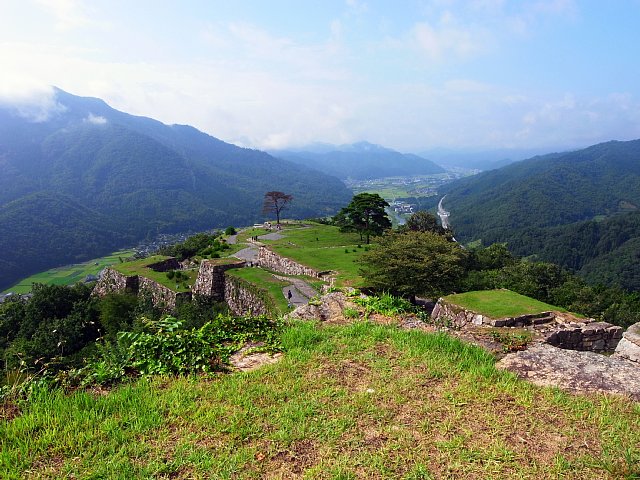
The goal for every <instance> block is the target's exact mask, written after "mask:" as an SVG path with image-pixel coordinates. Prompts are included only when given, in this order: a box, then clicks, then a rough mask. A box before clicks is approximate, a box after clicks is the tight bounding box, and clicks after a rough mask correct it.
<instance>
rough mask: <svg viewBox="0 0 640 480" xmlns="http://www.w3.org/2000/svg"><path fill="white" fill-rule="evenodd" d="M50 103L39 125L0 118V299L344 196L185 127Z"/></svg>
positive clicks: (328, 207)
mask: <svg viewBox="0 0 640 480" xmlns="http://www.w3.org/2000/svg"><path fill="white" fill-rule="evenodd" d="M56 100H57V102H58V103H59V104H60V105H61V106H63V107H64V109H61V111H60V112H59V113H58V114H57V115H55V116H53V117H52V118H50V119H49V120H47V121H46V122H40V123H34V122H30V121H28V120H26V119H24V118H22V117H20V116H19V115H16V114H15V113H14V112H12V111H10V110H7V109H2V108H0V167H1V168H2V171H3V175H2V176H0V227H1V228H0V231H2V233H1V234H0V289H1V288H6V287H8V286H9V285H11V283H13V282H14V281H16V280H18V279H19V278H22V277H25V276H27V275H28V274H31V273H35V272H37V271H41V270H44V269H46V268H50V267H52V266H56V265H60V264H63V263H71V262H75V261H78V260H83V259H88V258H93V257H96V256H100V255H104V254H106V253H109V252H112V251H114V250H115V249H116V248H119V247H122V246H123V245H125V244H127V243H131V242H133V241H136V240H140V239H143V238H145V237H153V236H155V235H156V234H157V233H162V232H178V231H188V230H205V229H209V228H212V227H226V226H228V225H248V224H252V223H254V222H256V221H262V220H263V219H264V216H263V215H262V212H261V210H262V201H263V196H264V194H265V192H267V191H273V190H279V191H284V192H286V193H288V194H291V195H293V198H294V201H293V202H292V203H291V206H290V209H289V210H287V215H288V216H290V217H292V218H301V217H302V218H306V217H313V216H324V215H329V214H333V213H335V212H336V211H337V209H338V208H339V207H340V206H341V205H343V204H344V203H345V202H346V201H348V199H349V198H350V196H351V194H350V192H349V191H348V190H347V188H346V187H345V186H344V184H342V182H340V181H339V180H338V179H337V178H333V177H330V176H328V175H325V174H323V173H320V172H318V171H315V170H311V169H309V168H306V167H304V166H301V165H297V164H294V163H291V162H288V161H285V160H280V159H276V158H274V157H272V156H270V155H268V154H267V153H265V152H260V151H257V150H250V149H244V148H239V147H236V146H234V145H230V144H227V143H224V142H222V141H220V140H218V139H216V138H214V137H211V136H209V135H207V134H205V133H203V132H200V131H198V130H196V129H195V128H192V127H189V126H183V125H172V126H169V125H164V124H162V123H160V122H157V121H155V120H152V119H149V118H144V117H135V116H132V115H128V114H126V113H123V112H119V111H117V110H114V109H112V108H111V107H109V106H108V105H107V104H106V103H104V102H103V101H101V100H99V99H95V98H81V97H76V96H74V95H71V94H68V93H66V92H63V91H61V90H56Z"/></svg>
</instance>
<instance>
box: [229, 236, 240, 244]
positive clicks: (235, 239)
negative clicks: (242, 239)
mask: <svg viewBox="0 0 640 480" xmlns="http://www.w3.org/2000/svg"><path fill="white" fill-rule="evenodd" d="M227 243H228V244H229V245H235V244H236V243H238V235H237V234H236V235H229V236H228V237H227Z"/></svg>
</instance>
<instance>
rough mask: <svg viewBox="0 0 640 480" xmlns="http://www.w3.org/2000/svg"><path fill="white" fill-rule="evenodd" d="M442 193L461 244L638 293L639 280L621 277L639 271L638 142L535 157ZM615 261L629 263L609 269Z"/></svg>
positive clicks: (462, 181) (616, 143)
mask: <svg viewBox="0 0 640 480" xmlns="http://www.w3.org/2000/svg"><path fill="white" fill-rule="evenodd" d="M442 190H443V193H446V194H447V197H446V199H445V201H444V204H445V207H446V208H447V209H448V210H450V212H451V217H450V220H451V223H452V225H453V229H454V231H455V232H456V238H458V239H460V240H461V241H465V242H466V241H472V240H477V239H480V240H482V242H483V243H484V244H487V245H488V244H491V243H493V242H507V243H508V244H509V248H510V249H511V250H512V251H514V252H515V253H517V254H519V255H535V257H536V258H539V259H541V260H549V261H554V262H557V263H559V264H561V265H563V266H566V267H568V268H571V269H573V270H575V271H577V272H579V273H581V274H584V275H585V277H586V278H588V279H589V280H591V281H602V282H606V283H609V284H615V283H619V284H621V285H622V286H625V287H627V288H640V279H639V280H635V279H634V278H635V277H636V276H637V275H638V274H637V273H634V274H630V273H625V274H623V273H622V270H621V269H622V268H623V267H624V269H626V270H630V269H631V270H633V271H634V272H640V258H638V255H637V253H636V254H635V255H633V252H634V251H635V252H637V250H634V248H632V247H633V246H637V243H638V238H640V220H639V219H640V216H639V215H638V213H636V210H638V209H639V207H640V140H633V141H628V142H618V141H612V142H607V143H602V144H598V145H594V146H592V147H589V148H585V149H582V150H577V151H573V152H565V153H554V154H549V155H544V156H539V157H534V158H531V159H528V160H523V161H521V162H518V163H514V164H511V165H508V166H506V167H503V168H500V169H498V170H493V171H489V172H483V173H480V174H478V175H476V176H473V177H467V178H463V179H461V180H458V181H456V182H453V183H451V184H449V185H446V186H445V187H443V189H442ZM628 242H631V243H628ZM617 255H619V256H621V258H622V256H624V258H626V259H627V260H626V262H627V263H626V264H625V265H622V263H621V262H620V261H615V262H612V259H615V258H616V256H617ZM605 258H607V259H608V260H605ZM629 262H631V263H629ZM605 266H606V270H608V273H606V272H605ZM598 272H602V275H599V274H598Z"/></svg>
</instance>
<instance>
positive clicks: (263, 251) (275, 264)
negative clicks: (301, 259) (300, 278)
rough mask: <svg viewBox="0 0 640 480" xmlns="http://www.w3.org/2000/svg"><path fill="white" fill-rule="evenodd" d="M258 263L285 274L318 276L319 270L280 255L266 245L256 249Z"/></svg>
mask: <svg viewBox="0 0 640 480" xmlns="http://www.w3.org/2000/svg"><path fill="white" fill-rule="evenodd" d="M258 265H260V266H261V267H263V268H267V269H269V270H273V271H274V272H279V273H284V274H285V275H307V276H309V277H316V278H319V277H320V272H318V271H316V270H314V269H313V268H310V267H307V266H305V265H302V264H300V263H298V262H294V261H293V260H291V259H290V258H286V257H281V256H280V255H278V254H277V253H275V252H274V251H272V250H269V249H268V248H267V247H265V246H262V247H260V250H259V251H258Z"/></svg>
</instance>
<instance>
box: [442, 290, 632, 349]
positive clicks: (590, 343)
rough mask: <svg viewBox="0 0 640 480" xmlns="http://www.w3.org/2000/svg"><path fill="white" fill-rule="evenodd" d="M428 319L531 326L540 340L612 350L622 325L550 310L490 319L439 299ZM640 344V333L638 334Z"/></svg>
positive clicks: (452, 323) (465, 325)
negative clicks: (563, 315)
mask: <svg viewBox="0 0 640 480" xmlns="http://www.w3.org/2000/svg"><path fill="white" fill-rule="evenodd" d="M431 318H432V319H433V320H434V321H435V322H436V323H438V324H441V325H445V326H450V327H452V328H456V329H464V328H470V327H473V326H491V327H531V328H532V329H533V330H534V331H535V332H537V333H538V334H539V335H540V336H541V337H542V339H543V340H544V341H545V342H546V343H549V344H550V345H553V346H555V347H559V348H564V349H567V350H581V351H591V352H613V351H614V350H615V349H616V347H617V346H618V343H619V342H620V339H621V338H622V337H623V333H622V330H623V329H622V327H619V326H617V325H612V324H610V323H607V322H596V321H594V320H591V319H585V320H584V321H582V322H577V321H565V320H564V319H561V318H556V314H554V313H553V312H542V313H538V314H532V315H522V316H520V317H510V318H500V319H493V318H489V317H487V316H484V315H480V314H478V313H475V312H472V311H469V310H466V309H464V308H463V307H460V306H459V305H454V304H450V303H448V302H446V301H445V300H444V299H442V298H441V299H439V300H438V303H437V304H436V306H435V308H434V309H433V312H432V313H431ZM638 342H639V344H640V335H639V336H638Z"/></svg>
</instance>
